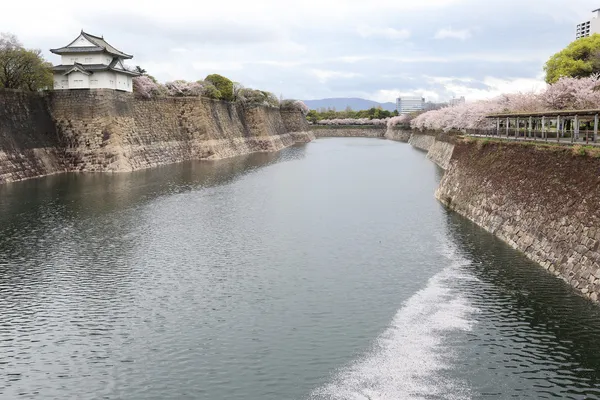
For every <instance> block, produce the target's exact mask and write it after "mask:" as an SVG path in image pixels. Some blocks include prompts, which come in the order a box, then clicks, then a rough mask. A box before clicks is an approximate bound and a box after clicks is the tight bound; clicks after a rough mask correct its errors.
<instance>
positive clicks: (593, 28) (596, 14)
mask: <svg viewBox="0 0 600 400" xmlns="http://www.w3.org/2000/svg"><path fill="white" fill-rule="evenodd" d="M594 33H600V8H599V9H597V10H594V11H592V19H591V20H589V21H585V22H582V23H580V24H578V25H577V33H576V35H575V38H576V39H581V38H584V37H588V36H590V35H593V34H594Z"/></svg>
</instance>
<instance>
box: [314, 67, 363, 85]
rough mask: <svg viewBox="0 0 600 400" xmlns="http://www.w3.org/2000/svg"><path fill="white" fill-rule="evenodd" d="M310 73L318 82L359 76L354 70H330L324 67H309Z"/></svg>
mask: <svg viewBox="0 0 600 400" xmlns="http://www.w3.org/2000/svg"><path fill="white" fill-rule="evenodd" d="M310 73H311V74H312V75H314V76H315V77H316V78H317V79H318V80H319V82H322V83H325V82H327V81H329V80H331V79H350V78H357V77H359V76H361V75H360V74H357V73H355V72H345V71H331V70H325V69H314V68H313V69H311V70H310Z"/></svg>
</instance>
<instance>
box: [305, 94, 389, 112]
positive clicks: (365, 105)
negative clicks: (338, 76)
mask: <svg viewBox="0 0 600 400" xmlns="http://www.w3.org/2000/svg"><path fill="white" fill-rule="evenodd" d="M303 101H304V104H306V105H307V106H308V108H310V109H311V110H318V109H320V108H335V110H336V111H344V110H345V109H346V107H348V106H349V107H350V108H351V109H352V110H354V111H359V110H368V109H369V108H372V107H379V106H381V108H383V109H384V110H388V111H394V110H395V109H396V104H394V103H378V102H376V101H372V100H366V99H358V98H343V97H340V98H333V99H322V100H303Z"/></svg>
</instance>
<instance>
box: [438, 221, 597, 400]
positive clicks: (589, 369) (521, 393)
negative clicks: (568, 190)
mask: <svg viewBox="0 0 600 400" xmlns="http://www.w3.org/2000/svg"><path fill="white" fill-rule="evenodd" d="M446 219H447V226H448V228H447V229H448V235H449V237H450V238H452V240H453V242H454V244H455V245H456V246H457V248H458V249H459V251H460V252H461V253H462V254H463V255H464V257H465V258H467V259H468V260H470V261H471V263H470V264H469V266H468V269H469V271H470V272H471V273H472V274H473V275H474V276H475V277H476V278H477V281H474V282H469V281H467V282H463V283H461V286H462V287H463V288H464V289H465V293H467V295H468V297H469V298H470V299H471V301H472V303H473V305H474V306H475V307H477V308H479V310H480V312H479V313H478V314H477V315H476V320H477V324H476V329H475V330H474V331H473V333H472V335H471V337H470V338H469V340H468V342H465V343H463V344H462V345H461V347H462V349H461V350H462V354H464V357H463V360H464V363H465V365H468V367H466V368H464V369H463V372H462V374H464V375H470V380H471V381H472V382H473V383H474V386H475V389H476V391H477V392H479V393H480V394H481V397H494V398H498V397H502V398H509V397H519V398H555V397H561V398H573V399H582V398H586V399H587V398H597V397H596V396H598V395H600V309H599V308H598V307H597V306H595V305H593V304H592V303H591V302H589V301H587V300H586V299H584V298H582V297H580V296H578V295H576V293H575V292H574V291H573V290H572V288H571V287H570V286H569V285H567V284H566V283H564V282H563V281H561V280H559V279H557V278H555V277H554V276H552V275H550V274H548V273H546V272H545V271H544V270H543V269H542V268H540V267H539V266H538V265H537V264H535V263H533V262H532V261H530V260H528V259H527V258H526V257H525V256H524V255H522V254H521V253H519V252H517V251H516V250H513V249H512V248H510V247H509V246H508V245H506V244H505V243H502V242H501V241H500V240H498V239H497V238H495V237H494V236H493V235H491V234H489V233H487V232H485V231H484V230H483V229H481V228H479V227H478V226H476V225H475V224H473V223H471V222H470V221H467V220H466V219H464V218H463V217H461V216H459V215H457V214H455V213H453V212H448V213H447V215H446ZM457 373H458V374H460V371H457Z"/></svg>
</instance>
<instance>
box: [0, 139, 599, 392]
mask: <svg viewBox="0 0 600 400" xmlns="http://www.w3.org/2000/svg"><path fill="white" fill-rule="evenodd" d="M441 175H442V172H441V171H440V170H439V169H438V168H437V167H436V166H435V165H434V164H433V163H431V162H430V161H428V160H426V158H425V154H424V153H423V152H420V151H418V150H415V149H413V148H412V147H410V146H409V145H406V144H401V143H395V142H389V141H384V140H377V139H320V140H317V141H315V142H314V143H311V144H308V145H303V146H299V147H293V148H290V149H287V150H285V151H283V152H281V153H278V154H259V155H253V156H249V157H243V158H237V159H233V160H226V161H220V162H195V163H184V164H178V165H172V166H167V167H162V168H158V169H153V170H148V171H141V172H136V173H132V174H117V175H93V174H91V175H75V174H66V175H57V176H52V177H46V178H42V179H37V180H31V181H26V182H21V183H17V184H9V185H5V186H2V187H0V371H1V372H2V373H0V398H2V399H17V398H23V399H29V398H36V399H144V400H145V399H211V400H212V399H215V400H216V399H229V400H232V399H245V400H246V399H250V400H268V399H272V400H282V399H299V400H304V399H306V400H309V399H357V400H358V399H488V398H489V399H510V398H515V399H517V398H518V399H523V398H529V399H542V398H570V399H593V398H600V308H599V307H596V306H593V305H591V304H590V303H588V302H587V301H585V300H584V299H582V298H580V297H578V296H577V295H576V294H574V292H573V291H572V290H571V289H570V288H569V287H568V286H566V285H565V284H564V283H562V282H561V281H559V280H557V279H555V278H553V277H551V276H550V275H547V274H546V273H545V272H544V271H543V270H542V269H541V268H539V267H538V266H537V265H535V264H533V263H531V262H529V261H528V260H527V259H526V258H525V257H524V256H522V255H520V254H519V253H517V252H516V251H514V250H512V249H510V248H509V247H508V246H507V245H505V244H503V243H502V242H500V241H499V240H498V239H496V238H494V237H493V236H491V235H490V234H488V233H486V232H484V231H483V230H481V229H480V228H478V227H476V226H474V225H473V224H472V223H470V222H469V221H467V220H465V219H463V218H461V217H459V216H458V215H456V214H453V213H451V212H448V211H446V210H445V209H444V208H443V207H442V206H441V205H440V204H439V203H438V202H437V201H436V200H435V199H434V191H435V188H436V186H437V184H438V182H439V179H440V178H441Z"/></svg>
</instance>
